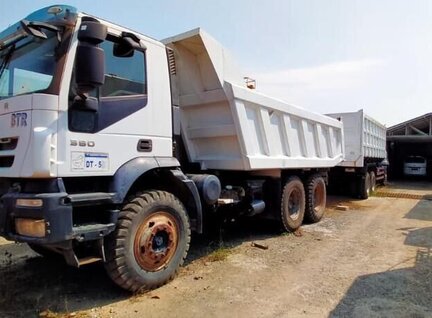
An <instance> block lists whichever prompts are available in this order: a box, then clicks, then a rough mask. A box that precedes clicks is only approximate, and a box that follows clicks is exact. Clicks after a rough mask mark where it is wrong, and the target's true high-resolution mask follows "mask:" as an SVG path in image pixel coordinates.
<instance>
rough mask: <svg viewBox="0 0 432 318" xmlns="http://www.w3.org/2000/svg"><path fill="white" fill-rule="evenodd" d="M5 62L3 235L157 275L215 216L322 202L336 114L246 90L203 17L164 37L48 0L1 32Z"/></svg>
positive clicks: (118, 272)
mask: <svg viewBox="0 0 432 318" xmlns="http://www.w3.org/2000/svg"><path fill="white" fill-rule="evenodd" d="M0 65H1V66H0V194H1V205H0V234H1V235H2V236H3V237H5V238H7V239H10V240H15V241H18V242H26V243H28V244H29V246H30V247H31V248H32V249H34V250H35V251H37V252H38V253H40V254H42V255H47V254H51V253H60V254H62V255H63V256H64V258H65V260H66V262H67V263H68V264H70V265H73V266H81V265H83V264H87V263H91V262H95V261H102V262H104V263H105V267H106V269H107V272H108V274H109V276H110V277H111V278H112V279H113V280H114V282H116V283H117V284H118V285H119V286H121V287H122V288H124V289H127V290H131V291H137V290H144V289H151V288H155V287H157V286H160V285H162V284H164V283H165V282H167V281H169V280H170V279H172V278H173V277H174V276H175V274H176V272H177V270H178V268H179V266H181V264H182V263H183V261H184V259H185V257H186V254H187V252H188V248H189V242H190V237H191V231H194V232H197V233H202V232H203V224H204V223H205V222H206V221H207V220H208V216H209V215H212V216H215V215H216V216H217V215H221V216H225V217H229V218H236V217H238V216H253V215H262V216H265V217H267V218H273V219H274V220H276V221H278V222H279V223H280V224H281V226H283V228H284V229H285V230H287V231H294V230H296V229H297V228H298V227H299V226H300V225H301V224H302V222H303V219H304V218H306V219H308V220H309V221H310V222H317V221H319V220H320V218H321V217H322V215H323V213H324V208H325V202H326V182H327V172H328V169H329V168H331V167H333V166H335V165H337V164H338V163H340V162H341V160H342V158H343V146H342V143H343V134H342V123H341V122H340V121H338V120H335V119H333V118H330V117H327V116H323V115H319V114H315V113H312V112H309V111H306V110H304V109H301V108H299V107H296V106H292V105H288V104H286V103H284V102H282V101H280V100H276V99H273V98H270V97H267V96H264V95H262V94H259V93H257V92H256V91H254V90H251V89H250V88H248V87H250V86H251V85H246V84H245V82H244V78H243V76H242V75H241V73H240V72H239V71H238V69H237V68H236V66H235V65H234V63H233V62H232V60H231V58H230V57H229V55H228V53H227V51H226V50H225V49H224V48H223V47H222V46H221V45H220V44H219V43H218V42H216V41H215V40H214V39H212V38H211V37H210V36H209V35H207V34H206V33H205V32H203V31H202V30H200V29H196V30H193V31H190V32H187V33H184V34H181V35H178V36H175V37H172V38H169V39H166V40H164V41H162V42H159V41H156V40H154V39H151V38H149V37H147V36H144V35H142V34H140V33H137V32H134V31H132V30H130V29H127V28H124V27H121V26H119V25H115V24H113V23H110V22H107V21H104V20H102V19H99V18H96V17H94V16H90V15H88V14H85V13H80V12H78V11H77V10H76V9H75V8H73V7H70V6H63V5H60V6H52V7H47V8H44V9H41V10H39V11H36V12H34V13H32V14H30V15H29V16H28V17H26V18H25V19H23V20H21V21H19V22H18V23H16V24H14V25H12V26H11V27H9V28H8V29H6V30H5V31H3V32H2V33H1V34H0ZM210 226H211V224H210Z"/></svg>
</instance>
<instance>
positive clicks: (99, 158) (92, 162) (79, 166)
mask: <svg viewBox="0 0 432 318" xmlns="http://www.w3.org/2000/svg"><path fill="white" fill-rule="evenodd" d="M71 157H72V158H71V164H72V171H108V169H109V157H108V154H104V153H86V152H72V156H71Z"/></svg>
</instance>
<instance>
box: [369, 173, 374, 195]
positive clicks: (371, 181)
mask: <svg viewBox="0 0 432 318" xmlns="http://www.w3.org/2000/svg"><path fill="white" fill-rule="evenodd" d="M369 174H370V177H369V178H370V192H369V194H371V193H374V192H375V190H376V176H375V172H373V171H371V172H369Z"/></svg>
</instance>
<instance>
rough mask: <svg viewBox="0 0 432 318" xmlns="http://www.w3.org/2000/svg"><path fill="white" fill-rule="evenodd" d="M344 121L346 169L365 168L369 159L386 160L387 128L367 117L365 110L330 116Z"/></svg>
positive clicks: (343, 163) (342, 164) (343, 164)
mask: <svg viewBox="0 0 432 318" xmlns="http://www.w3.org/2000/svg"><path fill="white" fill-rule="evenodd" d="M328 116H331V117H333V118H336V119H338V120H340V121H342V123H343V125H344V128H343V131H344V140H345V141H344V146H345V158H344V161H343V162H341V163H340V165H341V166H344V167H363V165H364V163H365V161H367V160H369V159H375V160H376V159H385V158H386V157H387V156H386V127H385V126H384V125H383V124H381V123H379V122H378V121H376V120H375V119H373V118H371V117H370V116H368V115H366V114H365V113H364V112H363V110H359V111H358V112H351V113H335V114H328Z"/></svg>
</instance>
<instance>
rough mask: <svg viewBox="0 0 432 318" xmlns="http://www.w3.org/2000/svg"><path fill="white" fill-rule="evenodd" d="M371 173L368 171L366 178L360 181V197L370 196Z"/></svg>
mask: <svg viewBox="0 0 432 318" xmlns="http://www.w3.org/2000/svg"><path fill="white" fill-rule="evenodd" d="M370 184H371V180H370V174H369V173H367V172H366V175H365V176H364V179H362V180H361V182H360V187H359V188H360V191H359V198H360V199H367V198H369V194H370Z"/></svg>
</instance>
